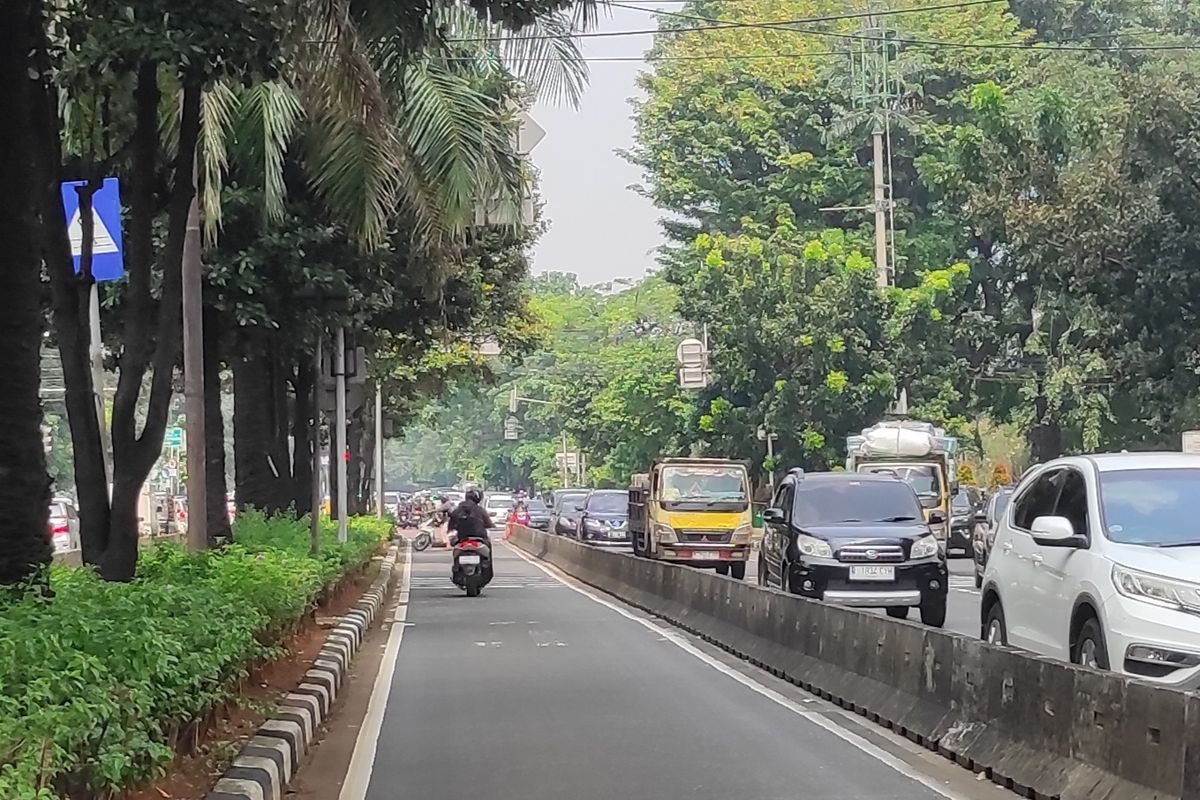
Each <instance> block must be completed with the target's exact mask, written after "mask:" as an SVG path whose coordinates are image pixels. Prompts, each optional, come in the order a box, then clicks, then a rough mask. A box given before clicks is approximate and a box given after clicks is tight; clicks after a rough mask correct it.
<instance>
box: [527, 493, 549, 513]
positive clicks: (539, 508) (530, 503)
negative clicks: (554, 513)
mask: <svg viewBox="0 0 1200 800" xmlns="http://www.w3.org/2000/svg"><path fill="white" fill-rule="evenodd" d="M525 506H526V507H527V508H528V509H529V513H530V514H545V513H546V512H547V511H549V510H550V509H548V508H546V504H545V503H543V502H542V501H541V500H540V499H538V498H536V497H535V498H533V499H531V500H527V501H526V502H525Z"/></svg>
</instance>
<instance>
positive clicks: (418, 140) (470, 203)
mask: <svg viewBox="0 0 1200 800" xmlns="http://www.w3.org/2000/svg"><path fill="white" fill-rule="evenodd" d="M497 111H498V108H497V103H496V102H495V101H494V100H493V99H492V98H489V97H488V96H487V95H485V94H483V93H482V92H480V91H479V90H478V89H476V87H475V86H473V85H472V83H471V82H470V81H469V80H467V79H465V78H464V77H463V76H462V75H460V74H457V73H456V72H454V71H453V69H451V68H448V65H447V63H446V62H442V61H439V60H430V61H425V62H419V63H416V64H412V65H410V66H409V68H408V69H407V70H406V72H405V92H404V106H403V109H402V112H403V113H402V117H401V130H402V132H403V136H404V141H405V143H406V144H407V146H408V148H409V150H410V151H411V152H412V154H413V162H414V164H416V165H417V166H418V167H419V169H420V170H421V172H422V174H423V177H424V180H425V182H426V183H427V184H428V185H431V186H434V187H437V193H438V195H439V196H440V198H441V207H442V209H443V211H444V213H445V218H446V224H447V228H448V229H449V230H450V231H452V232H459V231H461V230H463V229H465V227H466V226H467V225H469V224H470V220H471V219H472V218H473V217H474V212H475V207H476V204H477V203H479V202H482V201H486V200H488V199H490V198H489V196H488V193H490V192H492V191H497V190H498V191H502V192H507V193H513V192H517V191H520V189H521V188H522V183H521V176H520V173H519V169H517V168H516V167H517V164H518V161H517V158H516V155H515V153H514V152H513V150H514V148H513V133H514V131H513V128H512V127H511V126H510V125H506V124H504V119H503V118H502V117H501V115H500V114H498V113H497Z"/></svg>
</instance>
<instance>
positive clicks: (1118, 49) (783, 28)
mask: <svg viewBox="0 0 1200 800" xmlns="http://www.w3.org/2000/svg"><path fill="white" fill-rule="evenodd" d="M997 2H1006V0H965V2H961V3H952V4H944V5H937V6H924V7H920V8H904V9H893V10H891V11H878V12H875V13H873V14H872V13H867V12H855V13H852V14H839V15H830V16H826V17H805V18H801V19H793V20H775V21H766V22H734V21H731V20H721V19H716V18H714V17H705V16H700V15H696V14H684V13H680V12H676V11H664V10H661V9H651V8H639V7H637V6H629V5H625V4H624V3H621V2H612V3H610V4H611V5H613V6H615V7H618V8H628V9H632V10H635V11H645V12H647V13H650V14H654V15H656V16H660V17H670V18H674V19H684V20H689V21H693V22H704V23H708V24H706V25H700V26H693V27H687V28H653V29H650V28H647V29H640V30H624V31H590V32H581V33H571V34H546V35H536V36H510V37H492V36H485V37H475V38H461V39H447V41H448V42H452V43H468V42H522V41H527V42H528V41H548V40H557V39H576V38H578V39H586V38H612V37H619V36H648V35H656V34H676V33H703V32H710V31H719V30H738V29H746V28H755V29H760V30H771V31H776V32H789V31H790V32H793V33H800V34H805V35H808V36H816V37H828V38H833V39H841V40H846V41H856V42H872V43H876V44H878V43H880V42H890V43H893V44H907V45H912V46H915V47H944V48H958V49H965V50H1047V51H1071V52H1086V53H1099V52H1112V53H1124V52H1148V51H1188V52H1191V51H1196V50H1200V45H1196V44H1155V45H1072V44H1070V43H1069V42H1072V41H1086V40H1089V39H1094V38H1096V37H1095V35H1090V36H1086V37H1081V38H1080V39H1068V40H1065V42H1066V43H1057V42H1054V43H1051V42H1046V43H1039V42H953V41H944V40H939V39H917V38H912V37H903V36H887V37H882V36H871V35H864V34H855V33H839V32H837V31H823V30H815V29H812V28H801V27H797V26H800V25H807V24H812V23H815V22H830V21H835V20H846V19H862V18H865V17H872V16H873V17H882V16H889V15H895V14H912V13H920V12H927V11H936V10H943V11H945V10H957V9H962V8H969V7H971V6H977V5H983V4H987V3H997ZM1112 35H1113V36H1124V35H1139V36H1140V35H1147V34H1146V33H1145V32H1143V33H1138V34H1123V33H1113V34H1112ZM631 60H632V59H631Z"/></svg>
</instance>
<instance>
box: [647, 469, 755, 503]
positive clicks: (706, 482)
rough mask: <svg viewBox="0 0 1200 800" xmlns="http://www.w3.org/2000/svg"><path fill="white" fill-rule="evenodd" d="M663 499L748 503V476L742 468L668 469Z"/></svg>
mask: <svg viewBox="0 0 1200 800" xmlns="http://www.w3.org/2000/svg"><path fill="white" fill-rule="evenodd" d="M662 499H663V500H727V501H735V502H741V503H744V502H746V473H745V471H744V470H742V469H741V468H739V467H732V466H731V467H708V466H696V467H692V466H688V467H666V468H665V469H663V471H662Z"/></svg>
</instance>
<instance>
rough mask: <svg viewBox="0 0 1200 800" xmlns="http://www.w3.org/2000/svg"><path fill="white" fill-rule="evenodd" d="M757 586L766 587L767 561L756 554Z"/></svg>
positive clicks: (761, 555) (760, 554)
mask: <svg viewBox="0 0 1200 800" xmlns="http://www.w3.org/2000/svg"><path fill="white" fill-rule="evenodd" d="M758 585H759V586H766V585H767V560H766V559H765V558H763V554H762V553H759V554H758Z"/></svg>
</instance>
